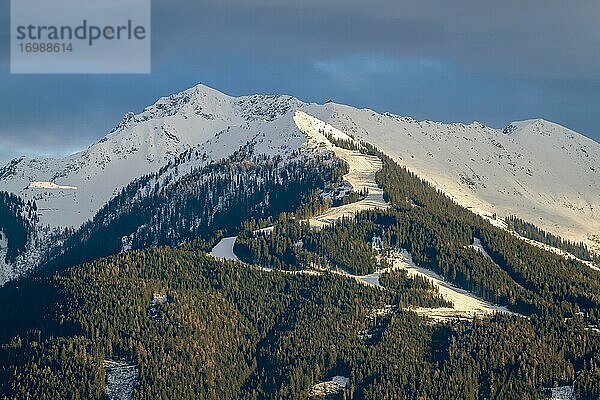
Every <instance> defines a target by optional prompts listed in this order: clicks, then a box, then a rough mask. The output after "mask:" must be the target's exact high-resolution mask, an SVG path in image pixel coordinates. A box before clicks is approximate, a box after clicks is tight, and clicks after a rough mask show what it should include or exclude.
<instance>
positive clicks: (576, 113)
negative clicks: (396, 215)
mask: <svg viewBox="0 0 600 400" xmlns="http://www.w3.org/2000/svg"><path fill="white" fill-rule="evenodd" d="M152 11H153V12H152V70H153V72H152V74H150V75H10V72H9V71H10V67H9V61H10V60H9V43H8V42H9V39H8V37H9V22H10V21H9V16H10V13H9V1H8V0H0V162H2V163H3V162H5V161H7V160H8V159H9V158H12V157H15V156H19V155H22V154H26V155H62V154H68V153H71V152H74V151H77V150H80V149H83V148H86V147H87V146H88V145H90V144H91V143H93V142H95V141H96V140H97V139H99V138H100V137H102V136H104V135H105V134H106V133H107V132H109V131H110V130H111V128H112V127H113V126H114V125H116V124H117V123H118V121H119V120H120V119H121V117H122V116H123V114H125V113H126V112H128V111H134V112H139V111H141V110H142V109H143V108H144V107H146V106H147V105H149V104H151V103H153V102H154V101H155V100H156V99H157V98H158V97H160V96H164V95H169V94H171V93H175V92H178V91H181V90H183V89H186V88H187V87H190V86H193V85H194V84H196V83H199V82H202V83H204V84H207V85H209V86H212V87H214V88H217V89H219V90H221V91H223V92H225V93H228V94H232V95H242V94H253V93H276V94H280V93H281V94H291V95H294V96H296V97H298V98H300V99H302V100H305V101H314V102H325V101H327V100H329V99H332V100H334V101H336V102H339V103H345V104H350V105H353V106H357V107H368V108H372V109H375V110H377V111H389V112H392V113H395V114H400V115H408V116H412V117H414V118H417V119H430V120H438V121H447V122H456V121H460V122H472V121H474V120H477V121H481V122H483V123H485V124H488V125H490V126H494V127H503V126H505V125H506V124H508V123H509V122H511V121H513V120H519V119H528V118H537V117H541V118H545V119H548V120H551V121H555V122H558V123H560V124H562V125H565V126H568V127H570V128H572V129H574V130H576V131H579V132H581V133H583V134H585V135H587V136H589V137H591V138H594V139H595V140H597V141H599V140H600V117H599V116H598V114H599V113H598V109H599V107H600V29H598V27H597V26H598V20H600V2H599V1H597V0H589V1H587V0H578V1H570V2H567V1H563V0H560V1H555V0H528V1H522V0H519V1H516V0H515V1H512V0H508V1H507V0H504V1H497V2H491V1H481V0H473V1H467V0H454V1H447V0H440V1H426V0H416V1H401V0H389V1H388V0H386V1H384V0H370V1H364V0H360V1H359V0H344V1H342V0H339V1H323V0H303V1H296V0H285V1H281V0H259V1H250V0H188V1H183V0H154V1H153V10H152Z"/></svg>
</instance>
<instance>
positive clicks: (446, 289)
mask: <svg viewBox="0 0 600 400" xmlns="http://www.w3.org/2000/svg"><path fill="white" fill-rule="evenodd" d="M389 262H390V263H391V264H392V268H393V269H403V270H406V271H407V272H408V275H409V276H415V275H419V276H421V277H423V278H426V279H427V280H428V281H430V282H431V283H432V284H433V285H434V286H435V287H436V288H437V289H438V291H439V293H440V295H441V296H442V297H443V298H444V299H445V300H448V301H450V302H452V304H453V308H446V307H442V308H422V307H418V308H411V310H412V311H415V312H416V313H417V314H420V315H423V316H426V317H429V318H432V319H433V320H436V321H446V320H452V319H457V318H458V319H472V318H473V317H475V316H482V315H487V314H492V313H496V312H502V313H509V314H513V313H512V312H510V311H508V310H507V309H506V307H501V306H497V305H494V304H491V303H489V302H487V301H485V300H483V299H480V298H479V297H477V296H475V295H474V294H472V293H469V292H467V291H466V290H464V289H460V288H457V287H455V286H453V285H451V284H449V283H448V282H446V281H444V279H443V278H442V277H441V276H439V275H438V274H436V273H435V272H433V271H431V270H428V269H426V268H422V267H419V266H418V265H416V264H415V263H414V262H413V260H412V256H411V255H410V254H409V253H408V252H407V251H406V250H404V249H402V251H401V252H395V253H394V254H393V255H392V256H391V257H390V259H389Z"/></svg>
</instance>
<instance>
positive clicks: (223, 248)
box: [210, 236, 240, 261]
mask: <svg viewBox="0 0 600 400" xmlns="http://www.w3.org/2000/svg"><path fill="white" fill-rule="evenodd" d="M236 240H237V236H232V237H226V238H223V239H221V240H220V241H219V243H217V245H216V246H215V247H213V248H212V250H211V251H210V255H211V256H213V257H214V258H216V259H217V260H229V261H240V260H239V259H238V258H237V256H236V255H235V253H234V252H233V246H234V245H235V241H236Z"/></svg>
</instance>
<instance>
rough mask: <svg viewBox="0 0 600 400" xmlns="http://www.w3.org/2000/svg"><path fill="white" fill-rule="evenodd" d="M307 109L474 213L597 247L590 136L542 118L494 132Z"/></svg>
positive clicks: (330, 107) (598, 202)
mask: <svg viewBox="0 0 600 400" xmlns="http://www.w3.org/2000/svg"><path fill="white" fill-rule="evenodd" d="M312 115H314V116H315V117H317V118H319V119H321V120H323V121H326V122H328V123H329V124H331V125H334V126H336V127H337V128H338V129H341V130H343V131H344V132H347V133H349V134H352V135H353V136H354V137H355V138H358V139H362V140H364V141H366V142H368V143H371V144H373V145H375V146H377V147H378V148H379V149H381V150H382V151H384V152H385V153H386V154H388V155H389V156H390V157H392V158H393V159H394V160H395V161H397V162H398V163H400V164H401V165H404V166H406V167H407V168H408V169H409V170H410V171H412V172H414V173H416V174H417V175H418V176H420V177H422V178H424V179H425V180H427V181H429V182H431V183H432V184H434V185H435V186H436V187H438V188H439V189H441V190H442V191H444V192H445V193H446V194H448V195H449V196H451V197H452V198H454V199H455V200H456V201H457V202H458V203H459V204H461V205H463V206H465V207H469V208H471V209H472V210H473V211H474V212H477V213H479V214H482V215H489V216H491V215H493V214H494V213H496V214H497V215H498V217H499V218H504V217H506V216H508V215H517V216H519V217H520V218H523V219H524V220H526V221H529V222H532V223H534V224H536V225H538V226H540V227H541V228H542V229H544V230H546V231H549V232H551V233H554V234H557V235H559V236H561V237H564V238H566V239H570V240H574V241H581V240H583V241H585V242H586V243H587V244H588V246H595V248H597V249H599V250H600V236H598V232H600V144H599V143H598V142H595V141H593V140H592V139H589V138H587V137H585V136H583V135H581V134H579V133H577V132H574V131H572V130H570V129H568V128H565V127H562V126H560V125H558V124H555V123H552V122H549V121H545V120H542V119H533V120H527V121H520V122H513V123H511V124H510V125H508V126H507V127H506V128H504V129H503V130H498V129H494V128H491V127H487V126H485V125H483V124H481V123H479V122H473V123H471V124H462V123H454V124H445V123H439V122H433V121H416V120H414V119H412V118H409V117H401V116H397V115H393V114H389V113H383V114H381V113H377V112H375V111H372V110H369V109H360V110H359V109H356V108H353V107H349V106H345V105H340V104H335V103H327V104H325V105H324V106H323V107H321V108H320V109H319V110H318V111H317V112H313V114H312ZM594 235H596V236H595V237H594Z"/></svg>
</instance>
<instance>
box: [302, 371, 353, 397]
mask: <svg viewBox="0 0 600 400" xmlns="http://www.w3.org/2000/svg"><path fill="white" fill-rule="evenodd" d="M349 384H350V379H349V378H346V377H345V376H341V375H336V376H334V377H333V378H331V380H330V381H326V382H320V383H317V384H315V385H313V387H312V388H311V389H310V392H309V393H308V396H309V397H325V396H331V395H334V394H339V393H342V392H343V391H344V390H345V389H346V388H347V387H348V386H349Z"/></svg>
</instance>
